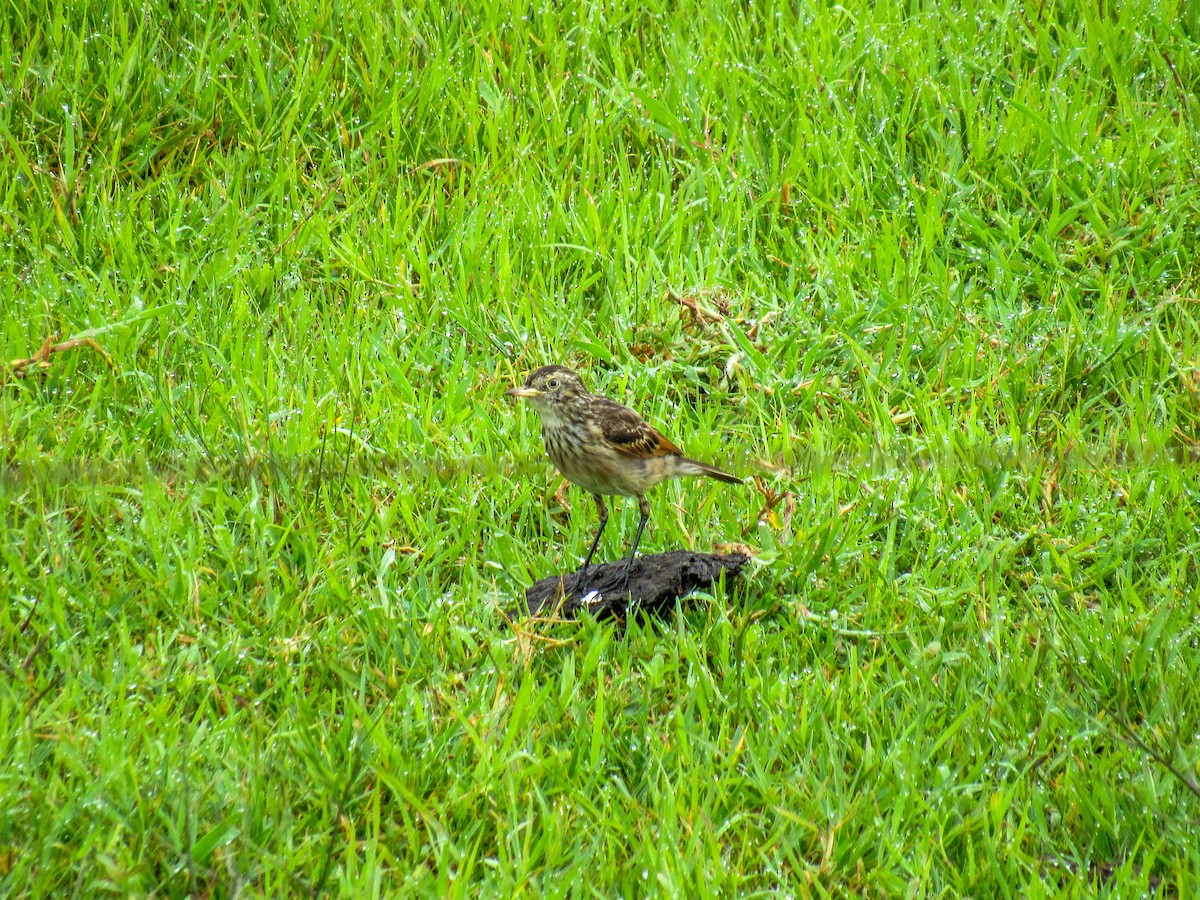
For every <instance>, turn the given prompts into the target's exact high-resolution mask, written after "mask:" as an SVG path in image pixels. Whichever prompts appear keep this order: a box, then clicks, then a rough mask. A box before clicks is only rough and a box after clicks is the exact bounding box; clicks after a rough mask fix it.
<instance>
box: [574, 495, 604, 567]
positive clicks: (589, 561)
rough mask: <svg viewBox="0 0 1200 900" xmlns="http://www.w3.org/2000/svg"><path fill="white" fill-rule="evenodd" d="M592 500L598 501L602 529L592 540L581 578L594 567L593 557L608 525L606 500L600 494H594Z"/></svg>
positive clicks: (597, 508) (600, 528) (597, 507)
mask: <svg viewBox="0 0 1200 900" xmlns="http://www.w3.org/2000/svg"><path fill="white" fill-rule="evenodd" d="M592 499H593V500H595V501H596V513H597V514H598V515H599V516H600V527H599V529H597V531H596V537H595V538H594V539H593V540H592V549H591V550H589V551H588V555H587V559H585V560H584V561H583V568H582V569H580V570H579V575H580V577H582V576H583V573H584V572H586V571H587V570H588V569H589V568H590V567H591V565H592V557H593V556H594V555H595V553H596V548H597V547H598V546H600V535H602V534H604V526H605V525H607V524H608V506H607V505H606V504H605V502H604V498H603V497H601V496H600V495H599V494H592Z"/></svg>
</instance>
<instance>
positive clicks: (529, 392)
mask: <svg viewBox="0 0 1200 900" xmlns="http://www.w3.org/2000/svg"><path fill="white" fill-rule="evenodd" d="M504 393H505V394H506V395H507V396H509V397H516V398H518V399H528V398H531V397H537V396H538V395H539V394H541V391H539V390H538V389H537V388H531V387H515V388H509V389H508V390H507V391H505V392H504Z"/></svg>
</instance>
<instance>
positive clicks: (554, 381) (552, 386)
mask: <svg viewBox="0 0 1200 900" xmlns="http://www.w3.org/2000/svg"><path fill="white" fill-rule="evenodd" d="M546 387H548V388H550V390H552V391H557V390H558V379H557V378H551V379H550V380H549V381H547V382H546Z"/></svg>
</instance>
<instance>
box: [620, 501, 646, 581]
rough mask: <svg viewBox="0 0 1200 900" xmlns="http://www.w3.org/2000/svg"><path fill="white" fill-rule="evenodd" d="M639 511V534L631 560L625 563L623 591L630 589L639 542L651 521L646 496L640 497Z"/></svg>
mask: <svg viewBox="0 0 1200 900" xmlns="http://www.w3.org/2000/svg"><path fill="white" fill-rule="evenodd" d="M638 510H639V511H640V512H641V514H642V517H641V518H640V519H638V527H637V534H635V535H634V536H633V547H632V549H630V551H629V559H627V560H626V561H625V574H624V575H622V576H621V590H622V591H624V590H625V589H626V588H627V587H629V573H630V572H631V571H633V558H634V557H635V556H637V548H638V542H639V541H641V539H642V531H643V530H644V529H645V528H646V522H647V521H649V519H650V504H649V503H648V502H647V501H646V496H645V495H644V494H639V495H638Z"/></svg>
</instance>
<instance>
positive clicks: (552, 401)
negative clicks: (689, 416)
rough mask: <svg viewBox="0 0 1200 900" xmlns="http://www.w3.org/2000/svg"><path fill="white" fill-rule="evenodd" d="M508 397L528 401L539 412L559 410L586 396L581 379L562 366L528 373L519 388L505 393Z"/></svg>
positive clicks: (545, 367)
mask: <svg viewBox="0 0 1200 900" xmlns="http://www.w3.org/2000/svg"><path fill="white" fill-rule="evenodd" d="M504 393H506V394H507V395H508V396H510V397H517V398H519V399H521V400H528V401H529V402H530V403H532V404H533V405H534V406H535V407H536V408H537V409H538V410H539V411H541V410H554V409H559V408H561V406H562V404H564V403H570V402H571V401H572V400H573V399H574V398H576V397H582V396H584V395H586V394H587V388H585V387H584V386H583V379H582V378H580V377H579V376H578V375H576V374H575V373H574V372H572V371H571V370H570V369H567V368H564V367H563V366H542V367H541V368H540V369H537V370H536V371H533V372H530V373H529V377H528V378H526V379H525V383H524V384H523V385H521V387H515V388H509V389H508V390H507V391H505V392H504Z"/></svg>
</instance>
